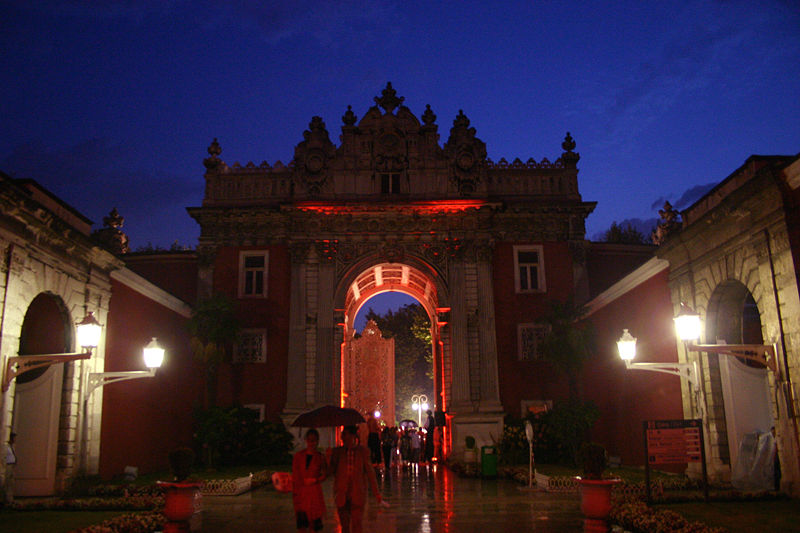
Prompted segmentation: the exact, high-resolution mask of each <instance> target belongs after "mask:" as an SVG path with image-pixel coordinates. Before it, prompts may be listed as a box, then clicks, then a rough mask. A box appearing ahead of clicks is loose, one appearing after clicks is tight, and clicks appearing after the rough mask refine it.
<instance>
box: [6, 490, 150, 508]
mask: <svg viewBox="0 0 800 533" xmlns="http://www.w3.org/2000/svg"><path fill="white" fill-rule="evenodd" d="M163 505H164V497H163V496H161V495H147V494H140V495H130V496H119V497H112V498H99V497H93V498H63V499H48V500H34V501H19V500H17V501H15V502H14V503H12V504H10V505H9V506H8V507H9V508H11V509H15V510H17V511H148V510H151V509H156V508H158V507H162V506H163Z"/></svg>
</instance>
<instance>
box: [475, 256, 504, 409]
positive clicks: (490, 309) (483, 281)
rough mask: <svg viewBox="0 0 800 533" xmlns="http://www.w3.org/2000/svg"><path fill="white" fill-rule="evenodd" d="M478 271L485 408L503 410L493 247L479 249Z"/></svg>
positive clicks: (483, 404)
mask: <svg viewBox="0 0 800 533" xmlns="http://www.w3.org/2000/svg"><path fill="white" fill-rule="evenodd" d="M476 254H477V270H478V336H479V341H480V374H481V376H480V379H481V381H480V383H481V400H480V410H481V411H502V410H503V409H502V406H501V405H500V389H499V386H498V376H497V339H496V334H497V333H496V332H497V329H496V328H495V322H494V290H493V285H492V247H491V246H490V245H488V244H487V245H483V246H479V247H478V248H477V249H476Z"/></svg>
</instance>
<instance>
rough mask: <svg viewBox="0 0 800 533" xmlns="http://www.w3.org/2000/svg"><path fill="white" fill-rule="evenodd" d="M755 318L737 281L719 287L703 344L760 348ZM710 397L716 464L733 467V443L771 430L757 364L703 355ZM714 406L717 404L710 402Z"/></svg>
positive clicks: (762, 371)
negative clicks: (718, 417)
mask: <svg viewBox="0 0 800 533" xmlns="http://www.w3.org/2000/svg"><path fill="white" fill-rule="evenodd" d="M762 328H763V326H762V322H761V314H760V312H759V309H758V304H757V303H756V300H755V298H754V297H753V294H752V293H751V292H750V290H749V289H748V288H747V287H746V286H745V285H744V284H742V283H741V282H740V281H738V280H733V279H729V280H726V281H724V282H722V283H720V284H719V285H718V286H717V287H716V289H715V290H714V292H713V293H712V295H711V298H710V299H709V304H708V320H707V326H706V336H707V339H708V341H709V342H713V343H726V344H763V343H764V342H763V341H764V339H763V336H762ZM708 358H709V361H708V366H709V371H710V378H711V381H712V388H711V390H712V394H713V391H721V393H722V405H723V406H724V412H725V416H724V419H723V421H724V423H722V424H719V423H718V424H717V431H718V432H719V435H718V438H719V442H720V443H722V442H727V446H721V447H720V459H721V460H722V461H723V462H724V463H727V464H729V465H731V467H733V465H735V464H736V461H737V459H738V453H739V443H740V442H741V440H742V437H743V436H744V435H745V434H747V433H752V432H765V431H769V430H770V428H771V426H772V425H773V424H774V422H773V417H772V412H771V409H770V401H769V378H768V375H767V374H768V371H767V369H766V368H765V367H764V365H761V364H760V363H758V362H753V361H750V360H747V359H739V358H736V357H730V356H718V355H713V354H708ZM714 403H715V404H717V402H716V401H715V402H714Z"/></svg>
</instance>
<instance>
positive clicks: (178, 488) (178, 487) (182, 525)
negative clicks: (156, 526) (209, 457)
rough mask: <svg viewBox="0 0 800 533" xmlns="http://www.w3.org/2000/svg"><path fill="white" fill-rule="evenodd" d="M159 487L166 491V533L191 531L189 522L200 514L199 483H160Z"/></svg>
mask: <svg viewBox="0 0 800 533" xmlns="http://www.w3.org/2000/svg"><path fill="white" fill-rule="evenodd" d="M157 484H158V486H159V487H161V489H162V490H163V491H164V516H166V517H167V520H168V522H167V524H166V525H165V526H164V532H165V533H166V532H178V531H189V529H190V528H189V520H190V519H191V518H192V515H194V514H195V513H197V512H200V502H201V499H200V498H201V496H200V487H202V486H203V483H202V482H199V481H180V482H170V481H158V482H157Z"/></svg>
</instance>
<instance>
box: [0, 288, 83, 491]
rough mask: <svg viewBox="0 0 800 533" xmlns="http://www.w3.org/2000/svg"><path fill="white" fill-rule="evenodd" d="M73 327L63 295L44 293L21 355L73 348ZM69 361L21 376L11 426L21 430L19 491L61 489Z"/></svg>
mask: <svg viewBox="0 0 800 533" xmlns="http://www.w3.org/2000/svg"><path fill="white" fill-rule="evenodd" d="M72 331H73V328H71V327H70V319H69V314H68V312H67V310H66V307H65V306H64V303H63V302H62V300H61V299H60V298H59V297H58V296H55V295H53V294H50V293H40V294H39V295H37V296H36V297H35V298H34V299H33V300H32V301H31V303H30V305H29V306H28V309H27V311H26V312H25V318H24V319H23V322H22V327H21V331H20V339H19V354H20V355H21V356H25V355H39V354H52V353H65V352H69V351H71V350H70V348H71V346H72V343H73V339H72ZM64 371H65V369H64V365H63V364H56V365H51V366H49V367H47V368H40V369H37V370H31V371H30V372H26V373H25V374H22V375H20V376H18V377H17V378H16V387H15V392H14V413H13V417H12V428H13V431H14V432H15V433H17V446H16V451H17V467H16V472H15V475H16V492H17V494H18V495H20V496H48V495H51V494H53V493H54V492H55V489H56V472H57V466H58V465H57V463H58V449H59V438H60V435H62V431H60V429H61V428H60V427H59V421H60V420H61V419H62V416H61V415H62V413H61V407H62V406H61V395H62V389H63V381H64Z"/></svg>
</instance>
